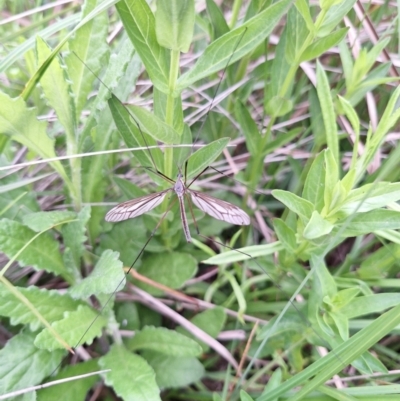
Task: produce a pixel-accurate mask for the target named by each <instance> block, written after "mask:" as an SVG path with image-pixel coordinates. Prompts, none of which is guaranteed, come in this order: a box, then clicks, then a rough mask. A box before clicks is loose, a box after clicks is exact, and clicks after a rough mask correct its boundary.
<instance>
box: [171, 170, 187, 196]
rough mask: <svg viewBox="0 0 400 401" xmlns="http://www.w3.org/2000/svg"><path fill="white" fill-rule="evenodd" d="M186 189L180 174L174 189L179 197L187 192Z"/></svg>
mask: <svg viewBox="0 0 400 401" xmlns="http://www.w3.org/2000/svg"><path fill="white" fill-rule="evenodd" d="M185 190H186V188H185V184H184V182H183V180H182V174H178V178H177V180H176V182H175V185H174V191H175V193H176V195H177V196H178V197H180V198H182V197H183V195H184V194H185Z"/></svg>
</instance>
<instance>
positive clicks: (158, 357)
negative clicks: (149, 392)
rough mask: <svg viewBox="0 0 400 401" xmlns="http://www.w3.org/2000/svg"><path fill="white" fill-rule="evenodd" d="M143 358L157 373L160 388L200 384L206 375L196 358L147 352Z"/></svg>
mask: <svg viewBox="0 0 400 401" xmlns="http://www.w3.org/2000/svg"><path fill="white" fill-rule="evenodd" d="M143 356H144V357H145V358H146V360H147V362H148V363H149V364H150V365H151V367H152V368H153V369H154V372H155V373H156V381H157V384H158V386H159V387H160V388H181V387H185V386H188V385H190V384H192V383H195V382H198V381H199V380H201V378H202V377H203V376H204V374H205V370H204V367H203V365H202V364H201V362H199V361H198V360H197V359H196V358H194V357H179V356H168V355H163V354H158V353H156V352H145V353H144V354H143Z"/></svg>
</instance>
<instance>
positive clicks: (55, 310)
mask: <svg viewBox="0 0 400 401" xmlns="http://www.w3.org/2000/svg"><path fill="white" fill-rule="evenodd" d="M16 290H17V291H19V292H20V293H21V294H22V295H23V296H24V297H25V298H26V299H27V300H28V301H29V302H30V303H31V304H32V305H34V307H35V308H36V310H37V311H38V312H39V313H40V314H41V315H42V316H43V317H44V318H45V319H46V320H48V321H51V322H52V321H55V320H60V319H62V318H63V316H64V313H65V312H66V311H74V310H76V309H77V308H78V307H79V305H83V304H82V302H80V301H76V300H73V299H72V298H71V297H70V296H69V295H67V294H63V295H61V294H60V293H59V292H58V291H56V290H46V289H41V290H40V289H38V288H37V287H34V286H30V287H28V288H22V287H16ZM0 297H1V303H0V315H1V316H6V317H9V318H10V323H11V324H12V325H13V326H15V325H18V324H29V325H30V329H31V330H32V331H35V330H38V329H39V328H42V324H41V322H39V321H38V319H37V317H36V315H34V314H33V313H32V311H31V310H30V309H29V308H28V306H27V305H26V304H24V303H22V302H21V300H19V299H18V298H16V297H15V296H14V295H13V294H12V293H11V292H10V291H9V290H8V289H7V288H6V287H5V286H4V285H3V284H1V285H0Z"/></svg>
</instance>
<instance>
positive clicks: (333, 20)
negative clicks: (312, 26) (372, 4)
mask: <svg viewBox="0 0 400 401" xmlns="http://www.w3.org/2000/svg"><path fill="white" fill-rule="evenodd" d="M355 2H356V0H343V1H342V2H340V3H339V4H335V5H333V6H332V7H330V8H329V10H327V12H326V15H325V18H324V21H323V23H322V25H321V26H320V28H319V30H318V32H317V34H318V36H320V37H324V36H327V35H329V34H330V33H331V32H332V30H333V29H335V28H337V26H338V25H339V24H340V22H341V21H342V20H343V18H344V16H345V15H347V13H348V12H349V11H350V10H351V9H352V8H353V6H354V4H355Z"/></svg>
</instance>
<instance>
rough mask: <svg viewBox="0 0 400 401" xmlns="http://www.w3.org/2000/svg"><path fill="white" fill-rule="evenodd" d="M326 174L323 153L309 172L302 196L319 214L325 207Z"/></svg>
mask: <svg viewBox="0 0 400 401" xmlns="http://www.w3.org/2000/svg"><path fill="white" fill-rule="evenodd" d="M325 174H326V173H325V155H324V152H321V153H319V154H318V155H317V157H316V158H315V160H314V161H313V163H312V165H311V167H310V170H309V171H308V174H307V177H306V181H305V183H304V189H303V194H302V195H303V198H304V199H306V200H308V201H310V202H311V203H312V204H313V205H314V209H315V210H317V211H318V212H321V210H322V208H323V207H324V192H325Z"/></svg>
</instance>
